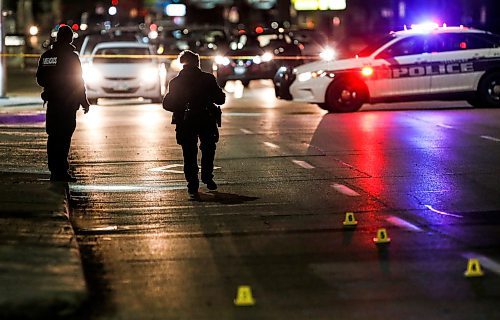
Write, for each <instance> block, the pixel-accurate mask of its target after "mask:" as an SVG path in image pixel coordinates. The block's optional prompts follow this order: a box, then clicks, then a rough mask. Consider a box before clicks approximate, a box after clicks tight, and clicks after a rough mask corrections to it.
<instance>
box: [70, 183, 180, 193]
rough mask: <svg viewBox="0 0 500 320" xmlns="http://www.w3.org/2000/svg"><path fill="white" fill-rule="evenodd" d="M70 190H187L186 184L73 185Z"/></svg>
mask: <svg viewBox="0 0 500 320" xmlns="http://www.w3.org/2000/svg"><path fill="white" fill-rule="evenodd" d="M70 189H71V190H72V191H80V192H146V191H158V190H184V189H186V183H184V182H183V183H180V182H179V183H172V184H169V185H150V186H147V185H133V184H126V185H125V184H120V185H116V184H101V185H97V184H94V185H92V184H87V185H80V184H71V186H70Z"/></svg>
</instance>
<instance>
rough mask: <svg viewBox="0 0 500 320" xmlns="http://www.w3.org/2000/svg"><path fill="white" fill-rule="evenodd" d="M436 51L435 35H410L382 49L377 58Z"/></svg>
mask: <svg viewBox="0 0 500 320" xmlns="http://www.w3.org/2000/svg"><path fill="white" fill-rule="evenodd" d="M433 51H435V36H434V35H419V36H410V37H406V38H403V39H401V40H399V41H398V42H396V43H394V44H392V45H391V46H389V47H388V48H386V49H385V50H384V51H382V52H381V53H380V54H379V55H378V56H377V58H382V59H387V58H392V57H400V56H409V55H414V54H422V53H430V52H433Z"/></svg>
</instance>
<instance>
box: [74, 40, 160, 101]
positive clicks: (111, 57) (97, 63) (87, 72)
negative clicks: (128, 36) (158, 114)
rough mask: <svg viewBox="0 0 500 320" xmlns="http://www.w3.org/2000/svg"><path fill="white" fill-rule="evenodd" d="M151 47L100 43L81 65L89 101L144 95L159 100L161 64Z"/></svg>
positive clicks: (123, 42)
mask: <svg viewBox="0 0 500 320" xmlns="http://www.w3.org/2000/svg"><path fill="white" fill-rule="evenodd" d="M153 55H154V53H153V51H152V48H151V47H150V46H149V45H147V44H142V43H138V42H125V41H121V42H103V43H100V44H97V45H96V46H95V48H94V50H93V51H92V55H91V57H90V58H89V60H88V63H86V64H84V65H83V76H84V80H85V84H86V87H87V97H88V98H89V101H91V102H92V103H94V104H95V103H97V99H99V98H138V97H142V98H146V99H151V100H152V101H153V102H155V103H157V102H161V101H162V90H161V87H162V85H161V84H162V80H161V78H162V75H164V73H165V71H164V68H163V67H162V64H161V63H159V62H158V61H157V59H156V58H155V57H154V56H153Z"/></svg>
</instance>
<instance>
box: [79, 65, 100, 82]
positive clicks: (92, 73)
mask: <svg viewBox="0 0 500 320" xmlns="http://www.w3.org/2000/svg"><path fill="white" fill-rule="evenodd" d="M82 72H83V74H82V76H83V80H84V81H85V83H87V84H94V83H98V82H99V81H101V79H102V75H101V73H100V72H99V70H97V68H96V67H94V66H93V65H84V66H83V67H82Z"/></svg>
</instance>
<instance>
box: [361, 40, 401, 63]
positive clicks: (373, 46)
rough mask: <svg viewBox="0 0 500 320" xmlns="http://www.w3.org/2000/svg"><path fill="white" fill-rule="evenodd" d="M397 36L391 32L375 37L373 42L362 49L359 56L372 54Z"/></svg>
mask: <svg viewBox="0 0 500 320" xmlns="http://www.w3.org/2000/svg"><path fill="white" fill-rule="evenodd" d="M395 37H396V36H395V35H394V34H389V35H386V36H384V37H381V38H377V39H375V40H374V41H373V42H371V43H369V44H368V45H367V46H366V47H365V48H364V49H363V50H361V51H360V52H359V53H358V54H357V56H358V57H360V58H364V57H369V56H371V55H372V54H373V53H374V52H375V50H377V49H378V48H380V47H381V46H383V45H384V44H386V43H388V42H389V41H392V40H394V38H395Z"/></svg>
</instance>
